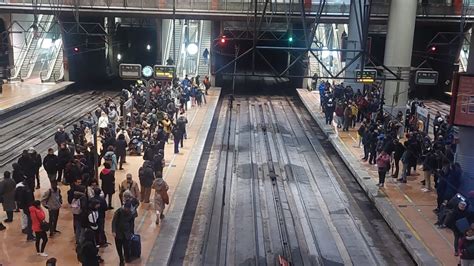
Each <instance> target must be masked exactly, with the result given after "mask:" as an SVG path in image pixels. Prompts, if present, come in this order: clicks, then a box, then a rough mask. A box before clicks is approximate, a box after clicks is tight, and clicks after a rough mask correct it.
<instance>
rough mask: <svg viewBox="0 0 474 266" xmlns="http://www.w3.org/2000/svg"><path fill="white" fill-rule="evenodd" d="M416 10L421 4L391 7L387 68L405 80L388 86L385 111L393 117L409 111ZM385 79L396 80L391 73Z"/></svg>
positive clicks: (400, 1)
mask: <svg viewBox="0 0 474 266" xmlns="http://www.w3.org/2000/svg"><path fill="white" fill-rule="evenodd" d="M416 8H417V2H416V1H413V0H397V1H392V2H391V4H390V15H389V18H388V32H387V40H386V43H385V59H384V64H385V66H387V67H388V68H389V69H390V70H391V71H393V72H394V73H395V74H400V75H401V76H402V78H403V79H404V80H403V81H387V82H385V107H386V109H387V110H388V111H392V113H394V112H398V110H400V109H402V108H403V109H405V108H404V107H405V106H406V104H407V102H408V87H409V77H410V69H411V55H412V50H413V38H414V34H415V23H416ZM385 75H386V76H387V77H393V75H391V74H390V73H389V72H388V71H386V72H385Z"/></svg>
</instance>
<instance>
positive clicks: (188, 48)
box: [186, 43, 199, 55]
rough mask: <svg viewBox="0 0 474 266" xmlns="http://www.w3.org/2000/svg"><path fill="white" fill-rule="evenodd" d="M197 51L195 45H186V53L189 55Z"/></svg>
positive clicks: (197, 48)
mask: <svg viewBox="0 0 474 266" xmlns="http://www.w3.org/2000/svg"><path fill="white" fill-rule="evenodd" d="M198 50H199V47H198V46H197V45H196V44H195V43H190V44H188V47H186V51H187V52H188V54H189V55H195V54H197V52H198Z"/></svg>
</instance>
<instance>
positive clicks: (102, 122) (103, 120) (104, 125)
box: [98, 116, 109, 128]
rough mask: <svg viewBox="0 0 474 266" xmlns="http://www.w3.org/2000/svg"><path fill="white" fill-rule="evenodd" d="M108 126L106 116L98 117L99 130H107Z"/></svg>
mask: <svg viewBox="0 0 474 266" xmlns="http://www.w3.org/2000/svg"><path fill="white" fill-rule="evenodd" d="M108 125H109V118H108V117H107V116H101V117H99V122H98V126H99V128H107V127H108Z"/></svg>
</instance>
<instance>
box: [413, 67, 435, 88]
mask: <svg viewBox="0 0 474 266" xmlns="http://www.w3.org/2000/svg"><path fill="white" fill-rule="evenodd" d="M438 75H439V74H438V71H421V70H420V71H416V77H415V84H417V85H437V84H438Z"/></svg>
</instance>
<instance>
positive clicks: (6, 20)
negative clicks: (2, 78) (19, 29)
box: [0, 13, 15, 69]
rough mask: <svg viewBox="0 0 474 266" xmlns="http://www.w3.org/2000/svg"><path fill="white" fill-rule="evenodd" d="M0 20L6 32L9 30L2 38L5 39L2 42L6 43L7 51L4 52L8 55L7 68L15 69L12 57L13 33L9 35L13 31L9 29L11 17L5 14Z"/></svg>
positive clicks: (0, 16)
mask: <svg viewBox="0 0 474 266" xmlns="http://www.w3.org/2000/svg"><path fill="white" fill-rule="evenodd" d="M0 19H2V20H3V25H4V26H5V30H7V31H9V30H10V32H9V33H8V35H7V36H6V37H2V38H5V39H4V40H3V41H8V51H6V52H7V53H8V64H7V68H11V69H13V68H14V67H15V60H14V57H13V33H11V32H12V31H13V29H11V28H10V27H11V23H12V15H11V14H7V13H5V14H1V15H0Z"/></svg>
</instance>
